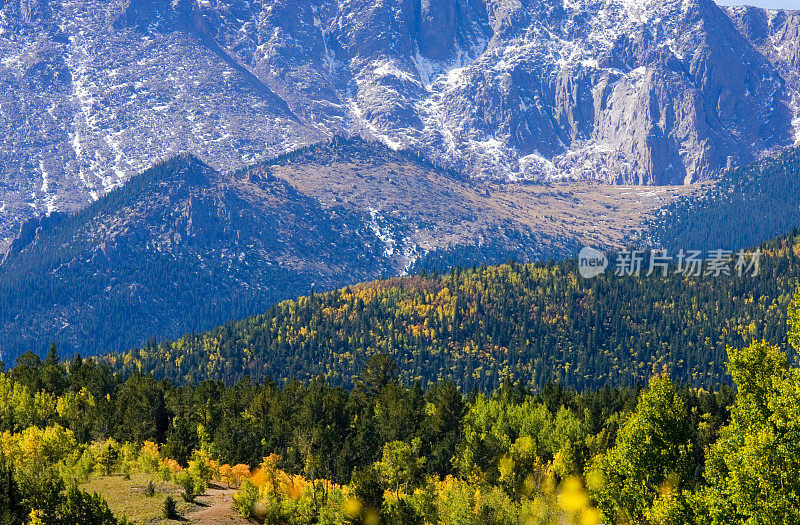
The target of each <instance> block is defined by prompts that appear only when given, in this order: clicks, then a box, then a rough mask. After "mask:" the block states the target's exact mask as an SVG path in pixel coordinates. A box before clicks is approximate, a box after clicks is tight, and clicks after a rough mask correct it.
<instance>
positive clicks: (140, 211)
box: [0, 138, 689, 360]
mask: <svg viewBox="0 0 800 525" xmlns="http://www.w3.org/2000/svg"><path fill="white" fill-rule="evenodd" d="M671 191H673V192H678V193H686V192H688V191H689V190H687V189H685V188H679V189H674V190H671ZM656 193H658V192H653V191H651V190H650V189H648V188H637V189H628V190H625V191H623V190H622V189H621V188H617V187H609V188H601V187H600V186H597V185H591V184H588V183H582V184H581V183H574V184H567V183H564V184H561V185H553V186H537V185H514V184H488V183H487V185H486V186H485V187H476V186H475V185H472V184H468V183H467V182H465V181H464V180H463V178H461V177H459V176H458V175H457V174H455V173H454V172H451V171H447V170H444V169H441V168H437V167H436V166H433V165H432V164H431V163H430V162H428V161H426V160H424V159H422V158H419V157H418V156H415V155H414V154H411V153H408V152H397V151H392V150H391V149H389V148H387V147H386V146H383V145H381V144H376V143H369V142H365V141H363V140H359V139H338V138H337V139H333V140H331V141H329V142H325V143H321V144H317V145H315V146H311V147H307V148H301V149H299V150H296V151H294V152H291V153H288V154H284V155H281V156H278V157H276V158H274V159H271V160H270V161H265V162H263V163H259V164H257V165H253V166H250V167H248V168H245V169H242V170H240V171H237V172H235V173H229V172H219V171H216V170H214V169H212V168H210V167H209V166H208V165H206V164H204V163H203V162H201V161H200V160H199V159H197V158H195V157H192V156H190V155H184V156H180V157H176V158H174V159H172V160H170V161H168V162H164V163H162V164H159V165H157V166H155V167H153V168H151V169H149V170H147V171H145V172H144V173H142V174H140V175H138V176H136V177H133V178H132V179H131V180H130V181H129V182H128V183H126V184H125V185H124V186H122V187H120V188H117V189H115V190H114V191H111V192H109V193H108V194H107V195H105V196H104V197H101V198H100V199H99V200H97V201H96V202H94V203H92V204H91V205H89V206H88V207H87V208H85V209H83V210H81V211H79V212H77V213H75V214H72V215H64V214H58V213H54V214H52V215H51V216H49V217H44V218H41V219H38V220H32V221H30V222H28V223H27V224H26V225H25V227H24V228H23V230H22V232H21V235H20V236H19V238H18V239H16V240H15V241H14V242H13V243H12V246H11V249H10V251H9V252H8V253H7V254H5V255H4V256H2V255H0V258H2V262H0V340H2V344H0V356H4V357H5V358H6V359H7V360H13V359H14V358H16V357H17V356H18V355H20V354H22V353H23V352H25V351H27V350H32V351H35V352H40V353H41V352H42V351H43V350H44V349H45V348H47V345H48V344H49V343H50V342H52V341H55V342H56V343H57V344H58V345H59V348H61V349H62V351H63V352H64V353H65V354H73V353H76V352H80V353H82V354H84V355H96V354H99V353H103V352H109V351H122V350H126V349H128V348H131V347H133V346H139V345H142V344H144V343H145V341H147V338H148V337H157V338H159V339H162V338H175V337H180V336H181V335H183V334H184V333H186V332H188V331H192V330H207V329H210V328H213V327H214V326H215V325H217V324H219V323H224V322H228V321H230V320H231V319H239V318H242V317H245V316H249V315H254V314H259V313H262V312H264V311H265V310H266V309H267V308H269V307H271V306H273V305H275V304H276V303H277V302H279V301H282V300H284V299H292V298H295V297H298V296H300V295H304V294H307V293H309V291H311V290H312V289H313V290H316V291H327V290H332V289H337V288H340V287H342V286H345V285H348V284H355V283H359V282H363V281H371V280H374V279H379V278H386V277H389V276H396V275H400V274H402V273H403V272H404V270H406V269H407V267H408V266H409V265H411V264H412V262H413V261H415V260H416V259H417V258H418V257H419V256H420V255H422V254H427V257H426V258H425V260H424V261H422V263H421V266H420V267H430V266H436V265H440V264H441V263H447V264H451V263H454V264H470V262H471V261H474V260H478V261H489V262H493V263H500V262H504V261H505V260H507V259H508V258H509V257H511V258H514V259H515V260H520V261H529V260H547V259H549V258H555V259H563V258H565V257H569V256H572V255H574V254H575V253H576V252H577V250H579V249H580V248H579V247H580V246H581V245H583V244H592V245H595V246H611V245H614V244H616V243H618V242H619V241H620V240H621V239H622V238H623V237H624V236H625V235H626V234H627V233H628V232H629V231H630V230H631V228H632V227H633V226H634V225H637V224H639V223H640V222H641V220H642V217H643V216H644V214H645V213H649V212H651V211H652V210H653V209H655V208H657V207H659V206H661V205H663V202H664V201H663V199H662V197H661V196H660V195H656ZM432 202H434V203H436V205H435V206H432V205H431V203H432ZM598 214H603V215H604V216H605V219H603V220H600V221H598V220H597V215H598ZM443 252H444V253H446V254H449V256H448V257H445V256H444V255H443Z"/></svg>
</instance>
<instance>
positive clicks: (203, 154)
mask: <svg viewBox="0 0 800 525" xmlns="http://www.w3.org/2000/svg"><path fill="white" fill-rule="evenodd" d="M799 27H800V23H799V21H798V17H797V15H795V14H792V13H782V12H767V11H762V10H740V9H730V10H728V11H726V10H723V9H721V8H719V7H718V6H717V5H716V4H715V3H713V2H712V1H711V0H644V1H634V0H260V1H259V0H172V1H167V0H12V1H8V0H6V1H0V86H2V88H0V129H2V133H3V137H2V141H0V159H1V160H0V184H2V187H3V189H2V196H1V197H0V238H6V242H8V241H9V240H10V238H11V237H12V236H13V235H14V234H16V232H17V230H18V228H19V224H21V223H22V222H23V221H24V220H25V219H27V218H29V217H31V216H33V215H36V214H40V213H47V212H50V211H53V210H72V209H76V208H80V207H82V206H84V205H85V204H86V203H88V202H89V201H90V200H94V199H96V198H97V197H98V196H99V195H101V194H103V193H105V192H107V191H108V190H109V189H111V188H113V187H115V186H117V185H119V184H122V183H124V182H125V181H126V180H127V179H128V178H129V177H130V176H131V175H132V174H134V173H136V172H139V171H141V170H143V169H144V168H146V167H147V166H150V165H152V164H153V163H155V162H157V161H159V160H162V159H165V158H167V157H170V156H173V155H174V154H176V153H179V152H191V153H193V154H195V155H197V156H199V157H200V158H202V159H203V160H204V161H206V162H208V163H209V164H210V165H212V166H213V167H215V168H217V169H234V168H237V167H240V166H242V165H245V164H249V163H252V162H254V161H256V160H258V159H261V158H267V157H270V156H272V155H274V154H276V153H278V152H281V151H286V150H290V149H293V148H296V147H298V146H301V145H305V144H310V143H314V142H318V141H320V140H323V139H325V138H329V137H331V136H333V135H362V136H368V137H372V138H374V139H377V140H380V141H382V142H384V143H386V144H387V145H389V146H391V147H393V148H397V149H400V148H407V149H411V150H414V151H416V152H418V153H420V154H422V155H424V156H426V157H428V158H430V159H432V160H433V161H434V162H436V163H437V164H440V165H442V166H445V167H447V168H452V169H455V170H457V171H459V172H461V173H463V174H464V175H467V176H469V177H473V178H494V179H504V180H519V179H531V180H546V179H552V178H579V179H598V180H602V181H607V182H619V183H625V184H631V183H635V184H682V183H687V182H693V181H698V180H706V179H713V178H715V177H717V176H718V175H719V174H720V173H721V172H722V171H723V170H725V169H726V168H728V167H730V166H733V165H741V164H744V163H747V162H749V161H751V160H753V159H755V158H758V157H759V156H761V155H763V154H765V153H767V152H770V151H773V150H776V149H779V148H781V147H784V146H788V145H791V144H793V143H794V142H795V141H797V140H798V139H800V137H799V136H798V133H800V131H798V130H800V120H798V118H799V116H800V103H798V101H800V96H798V93H800V83H798V80H797V77H798V76H800V73H798V58H797V57H798V54H799V53H800V39H798V38H797V32H798V28H799Z"/></svg>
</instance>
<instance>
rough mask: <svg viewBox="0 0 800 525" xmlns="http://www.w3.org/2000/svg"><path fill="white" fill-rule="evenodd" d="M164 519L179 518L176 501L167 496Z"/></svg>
mask: <svg viewBox="0 0 800 525" xmlns="http://www.w3.org/2000/svg"><path fill="white" fill-rule="evenodd" d="M163 513H164V517H165V518H167V519H171V518H177V517H178V506H177V505H176V504H175V500H174V499H173V498H172V496H167V499H165V500H164V512H163Z"/></svg>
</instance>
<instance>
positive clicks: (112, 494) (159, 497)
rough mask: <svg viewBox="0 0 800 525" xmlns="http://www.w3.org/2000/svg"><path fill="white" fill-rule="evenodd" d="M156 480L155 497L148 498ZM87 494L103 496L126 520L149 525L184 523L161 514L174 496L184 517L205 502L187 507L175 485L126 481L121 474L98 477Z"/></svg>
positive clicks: (89, 484) (139, 478)
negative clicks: (169, 497)
mask: <svg viewBox="0 0 800 525" xmlns="http://www.w3.org/2000/svg"><path fill="white" fill-rule="evenodd" d="M151 479H152V480H153V484H154V485H155V494H154V495H153V496H147V495H146V489H147V484H148V482H149V481H150V480H151ZM81 488H82V489H84V490H86V491H88V492H97V493H98V494H100V495H101V496H103V497H104V498H105V499H106V501H107V502H108V506H109V507H110V508H111V510H112V512H114V514H115V515H117V516H120V517H121V516H125V517H127V518H128V519H129V520H131V521H133V522H134V523H138V524H147V523H181V520H167V519H164V516H163V514H162V511H163V508H164V500H165V499H166V498H167V496H172V497H173V499H174V500H175V502H176V503H177V505H178V513H179V514H180V515H181V516H183V515H185V514H188V513H190V512H194V511H196V510H197V509H198V508H200V507H201V506H202V505H203V504H204V502H203V497H202V496H201V497H199V498H198V502H199V505H198V504H194V503H187V502H185V501H184V500H183V498H182V497H181V488H180V487H179V486H178V485H176V484H175V483H167V482H165V481H162V480H160V479H156V478H154V477H151V476H148V475H144V474H134V475H132V476H131V478H130V479H125V478H124V477H123V476H122V475H121V474H117V475H113V476H97V477H93V478H92V479H90V480H89V481H88V482H87V483H84V484H83V485H82V486H81Z"/></svg>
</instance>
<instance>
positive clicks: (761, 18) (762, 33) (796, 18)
mask: <svg viewBox="0 0 800 525" xmlns="http://www.w3.org/2000/svg"><path fill="white" fill-rule="evenodd" d="M726 10H727V13H728V15H729V16H730V17H731V19H732V20H733V21H734V23H735V24H736V27H737V29H738V30H739V32H740V33H741V34H742V35H744V37H745V38H747V39H748V40H749V41H750V43H751V44H752V45H753V46H754V47H755V48H756V49H757V50H758V51H759V52H760V53H761V54H762V55H763V56H765V57H766V58H767V60H769V61H770V63H771V64H772V65H773V67H774V68H775V69H776V70H777V71H778V73H779V74H780V75H781V77H782V78H783V79H784V80H785V82H786V93H787V97H786V98H787V99H788V100H789V107H790V109H791V110H792V114H793V117H794V120H793V121H792V128H793V129H792V131H793V133H794V141H795V144H800V11H765V10H763V9H756V8H754V7H746V6H740V7H729V8H726Z"/></svg>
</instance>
